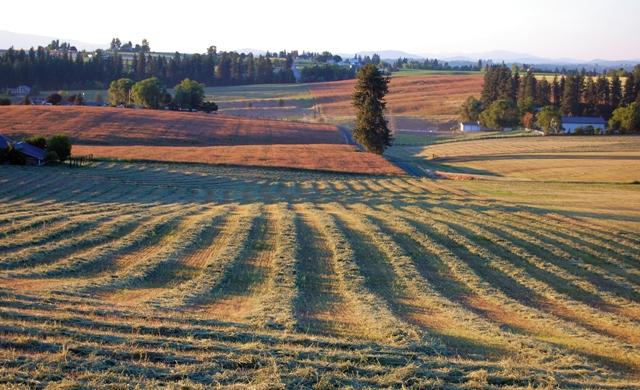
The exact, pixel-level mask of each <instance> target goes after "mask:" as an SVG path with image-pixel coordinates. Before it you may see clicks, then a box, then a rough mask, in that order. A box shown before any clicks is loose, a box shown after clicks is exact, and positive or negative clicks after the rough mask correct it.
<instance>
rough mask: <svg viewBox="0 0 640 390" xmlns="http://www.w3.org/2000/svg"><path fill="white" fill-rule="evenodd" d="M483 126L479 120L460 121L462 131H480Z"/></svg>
mask: <svg viewBox="0 0 640 390" xmlns="http://www.w3.org/2000/svg"><path fill="white" fill-rule="evenodd" d="M480 130H482V127H481V126H480V124H479V123H477V122H460V131H465V132H470V131H480Z"/></svg>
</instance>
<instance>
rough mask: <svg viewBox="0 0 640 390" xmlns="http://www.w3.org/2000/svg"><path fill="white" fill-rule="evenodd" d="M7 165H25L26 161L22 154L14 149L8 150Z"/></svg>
mask: <svg viewBox="0 0 640 390" xmlns="http://www.w3.org/2000/svg"><path fill="white" fill-rule="evenodd" d="M9 163H10V164H14V165H25V164H26V163H27V160H26V159H25V157H24V155H22V153H19V152H18V151H17V150H15V149H14V148H11V149H10V150H9Z"/></svg>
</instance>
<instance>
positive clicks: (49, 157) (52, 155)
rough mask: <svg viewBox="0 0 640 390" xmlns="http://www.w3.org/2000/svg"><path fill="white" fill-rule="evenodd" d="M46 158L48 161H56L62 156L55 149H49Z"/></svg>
mask: <svg viewBox="0 0 640 390" xmlns="http://www.w3.org/2000/svg"><path fill="white" fill-rule="evenodd" d="M44 160H45V161H46V162H48V163H56V162H58V161H60V157H59V156H58V153H56V152H55V151H54V150H47V153H46V154H45V155H44Z"/></svg>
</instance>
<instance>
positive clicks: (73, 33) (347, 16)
mask: <svg viewBox="0 0 640 390" xmlns="http://www.w3.org/2000/svg"><path fill="white" fill-rule="evenodd" d="M2 3H3V4H2V5H1V6H0V9H1V10H2V14H3V15H12V17H3V18H2V22H0V30H8V31H13V32H19V33H29V34H38V35H46V36H55V37H59V38H66V39H75V40H79V41H83V42H88V43H105V44H106V43H108V42H110V41H111V38H113V37H114V36H117V37H119V38H120V39H121V40H122V41H129V40H131V41H133V42H134V43H136V42H140V41H141V40H142V39H143V38H146V39H148V40H149V42H150V44H151V48H152V50H154V51H180V52H185V53H191V52H204V51H205V50H206V48H207V47H209V46H211V45H216V46H217V47H218V48H219V49H220V50H239V49H247V48H251V49H262V50H271V51H273V50H283V49H284V50H292V49H297V50H312V51H324V50H329V51H331V52H334V53H355V52H358V51H379V50H402V51H406V52H409V53H415V54H421V55H424V54H429V55H448V54H451V55H455V54H460V53H479V52H486V51H493V50H507V51H513V52H519V53H528V54H531V55H535V56H540V57H546V58H553V59H556V58H574V59H580V60H590V59H596V58H601V59H610V60H622V59H640V23H639V22H638V19H639V18H638V17H639V16H640V0H597V1H595V0H581V1H578V0H536V1H531V0H529V1H521V0H510V1H507V0H485V1H480V0H455V1H442V0H439V1H424V0H423V1H406V0H404V1H401V0H395V1H389V0H387V1H379V0H368V1H352V0H322V1H313V2H306V1H303V0H295V1H294V0H268V1H266V0H265V1H259V0H227V1H205V0H203V1H192V0H181V1H178V2H174V1H172V2H168V1H161V0H156V1H138V0H127V1H123V0H108V1H99V2H92V1H86V0H82V1H79V0H57V1H50V0H47V1H42V0H30V1H8V2H4V1H3V2H2Z"/></svg>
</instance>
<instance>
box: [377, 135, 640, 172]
mask: <svg viewBox="0 0 640 390" xmlns="http://www.w3.org/2000/svg"><path fill="white" fill-rule="evenodd" d="M521 135H525V134H521ZM487 137H488V138H486V139H474V137H469V138H468V139H467V140H464V138H459V139H456V138H452V139H449V140H447V139H446V138H439V139H438V138H435V137H432V138H433V142H434V143H433V144H431V145H427V146H410V145H409V146H406V145H399V146H394V147H393V148H391V149H390V150H389V151H388V153H387V154H388V155H390V156H395V157H396V158H400V159H404V160H405V161H410V162H411V163H413V164H415V165H417V166H419V167H421V168H423V169H429V170H433V171H437V172H441V173H442V174H444V175H447V174H449V173H451V174H454V177H461V178H464V177H468V178H482V179H487V180H507V181H512V180H527V181H555V182H574V183H575V182H594V183H627V184H629V183H640V137H638V136H601V137H595V136H583V137H579V136H561V137H541V136H537V137H536V136H517V134H515V136H509V135H508V134H507V135H504V136H503V135H500V134H495V135H492V134H489V135H487ZM491 137H494V138H491ZM458 141H460V142H458Z"/></svg>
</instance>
